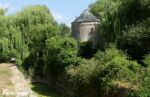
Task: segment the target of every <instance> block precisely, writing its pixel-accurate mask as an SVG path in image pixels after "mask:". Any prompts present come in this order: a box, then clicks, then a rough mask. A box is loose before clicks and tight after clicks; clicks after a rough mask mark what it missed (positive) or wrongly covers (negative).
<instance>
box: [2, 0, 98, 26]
mask: <svg viewBox="0 0 150 97" xmlns="http://www.w3.org/2000/svg"><path fill="white" fill-rule="evenodd" d="M95 1H96V0H0V7H2V8H8V9H9V10H8V13H15V12H17V11H20V10H21V9H22V8H24V7H27V6H29V5H36V4H41V5H46V6H47V7H48V8H49V9H50V11H51V13H52V15H53V16H54V18H55V20H56V21H57V22H58V23H66V24H67V25H68V26H70V25H71V22H73V21H74V20H75V18H76V17H78V16H79V15H80V14H81V13H82V12H83V11H84V10H85V9H87V8H88V6H89V5H90V4H92V3H94V2H95Z"/></svg>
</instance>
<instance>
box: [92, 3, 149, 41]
mask: <svg viewBox="0 0 150 97" xmlns="http://www.w3.org/2000/svg"><path fill="white" fill-rule="evenodd" d="M149 6H150V3H149V1H148V0H144V1H143V0H107V1H106V0H97V1H96V3H94V4H92V5H91V6H90V9H91V11H92V12H93V13H94V14H95V15H96V16H97V17H98V18H100V19H101V22H102V28H103V29H102V30H103V31H102V32H103V35H104V36H105V40H106V42H116V41H117V38H118V37H119V36H120V35H122V34H123V32H122V31H123V30H125V27H126V26H127V25H132V24H135V23H136V22H137V21H142V20H144V19H146V18H148V17H150V7H149Z"/></svg>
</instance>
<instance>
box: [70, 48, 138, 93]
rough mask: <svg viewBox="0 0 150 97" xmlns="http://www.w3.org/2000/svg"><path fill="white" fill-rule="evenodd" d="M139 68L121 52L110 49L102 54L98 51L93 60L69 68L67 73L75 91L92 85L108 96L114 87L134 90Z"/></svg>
mask: <svg viewBox="0 0 150 97" xmlns="http://www.w3.org/2000/svg"><path fill="white" fill-rule="evenodd" d="M139 67H140V65H139V64H138V63H137V62H136V61H131V60H129V59H128V57H127V56H126V55H125V54H124V53H123V52H122V51H119V50H117V49H116V48H114V47H111V48H108V49H106V51H104V52H102V51H99V52H98V53H97V54H96V55H95V58H94V59H91V60H84V61H83V62H82V63H81V64H80V65H79V66H77V67H72V68H69V69H68V70H67V73H68V74H69V78H70V81H71V82H72V83H73V85H74V87H75V88H76V89H78V88H79V87H82V86H86V85H92V86H95V88H99V89H100V90H101V93H102V94H103V91H105V92H104V93H105V94H107V93H108V94H109V93H110V92H112V91H111V90H112V88H114V87H115V89H117V88H119V87H123V88H127V89H129V90H130V89H131V90H132V89H136V88H137V83H135V82H137V78H138V76H137V74H138V73H139ZM131 86H133V87H132V88H130V87H131ZM113 90H114V89H113ZM107 91H108V92H107ZM105 94H103V95H105Z"/></svg>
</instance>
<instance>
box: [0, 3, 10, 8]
mask: <svg viewBox="0 0 150 97" xmlns="http://www.w3.org/2000/svg"><path fill="white" fill-rule="evenodd" d="M0 8H10V5H9V4H2V3H0Z"/></svg>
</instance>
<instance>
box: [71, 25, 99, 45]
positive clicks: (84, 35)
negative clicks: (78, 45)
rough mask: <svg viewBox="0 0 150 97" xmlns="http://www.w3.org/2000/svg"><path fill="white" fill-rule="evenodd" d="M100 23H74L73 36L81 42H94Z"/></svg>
mask: <svg viewBox="0 0 150 97" xmlns="http://www.w3.org/2000/svg"><path fill="white" fill-rule="evenodd" d="M97 25H98V22H81V23H80V22H79V23H78V22H77V23H72V36H73V37H74V38H75V39H77V40H78V41H80V42H87V41H89V40H92V39H93V38H94V37H95V34H96V28H97Z"/></svg>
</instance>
